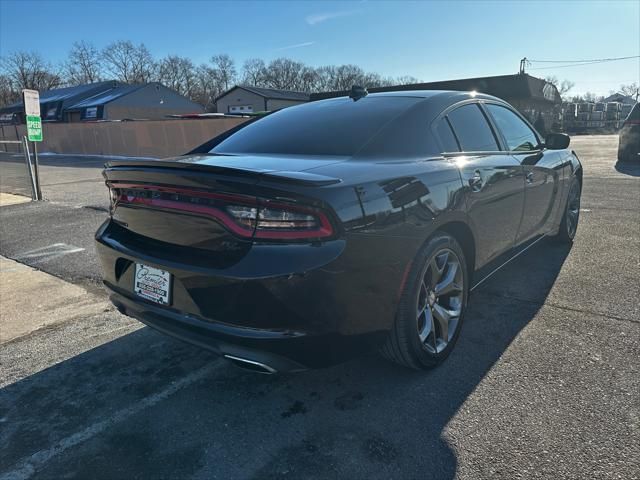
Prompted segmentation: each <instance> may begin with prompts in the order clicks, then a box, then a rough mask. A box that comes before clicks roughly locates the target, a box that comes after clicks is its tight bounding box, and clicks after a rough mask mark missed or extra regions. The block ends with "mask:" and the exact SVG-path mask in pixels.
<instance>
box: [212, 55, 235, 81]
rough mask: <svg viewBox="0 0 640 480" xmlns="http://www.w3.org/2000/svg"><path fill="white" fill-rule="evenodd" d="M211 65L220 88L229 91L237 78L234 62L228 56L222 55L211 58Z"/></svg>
mask: <svg viewBox="0 0 640 480" xmlns="http://www.w3.org/2000/svg"><path fill="white" fill-rule="evenodd" d="M211 63H212V64H213V66H214V69H215V74H216V78H217V79H218V82H219V85H220V87H221V88H222V89H224V90H229V88H230V87H231V86H232V84H233V83H234V82H235V81H236V77H237V71H236V64H235V62H234V61H233V59H232V58H231V57H230V56H229V55H227V54H226V53H223V54H220V55H214V56H213V57H211Z"/></svg>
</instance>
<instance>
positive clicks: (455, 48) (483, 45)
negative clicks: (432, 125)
mask: <svg viewBox="0 0 640 480" xmlns="http://www.w3.org/2000/svg"><path fill="white" fill-rule="evenodd" d="M26 12H29V16H27V15H26ZM27 22H28V23H29V24H30V25H34V26H37V28H38V33H29V32H28V29H27V28H26V27H25V24H26V23H27ZM120 39H128V40H132V41H133V42H136V43H138V42H144V43H145V44H146V45H147V47H148V48H149V50H151V52H152V53H153V54H154V55H155V56H156V57H161V56H164V55H167V54H178V55H183V56H188V57H190V58H191V59H192V60H194V61H195V62H197V63H200V62H205V61H207V59H208V58H209V57H211V55H213V54H216V53H228V54H230V55H231V56H233V57H234V58H235V59H236V60H237V61H238V63H239V64H241V63H242V61H244V60H245V59H246V58H249V57H260V58H263V59H264V60H266V61H268V60H270V59H273V58H277V57H280V56H287V57H290V58H294V59H296V60H301V61H304V62H306V63H308V64H311V65H314V66H320V65H328V64H341V63H354V64H357V65H359V66H361V67H362V68H364V69H365V70H368V71H375V72H378V73H380V74H383V75H391V76H399V75H412V76H415V77H418V78H420V79H422V80H424V81H433V80H445V79H453V78H465V77H474V76H485V75H498V74H509V73H515V72H517V70H518V63H519V60H520V58H522V57H524V56H526V57H528V58H530V59H537V60H581V59H598V58H611V57H622V56H632V55H640V1H638V0H629V1H618V2H616V1H608V2H599V1H567V2H552V1H538V2H533V1H532V2H519V1H518V2H517V1H483V0H479V1H475V2H472V1H460V2H445V1H431V2H429V1H424V2H377V1H361V2H313V1H309V2H304V1H298V2H294V1H291V2H269V1H263V2H249V1H238V2H212V1H181V2H180V1H170V0H166V1H155V2H152V1H146V2H145V1H137V2H129V1H86V0H85V1H55V0H50V1H41V2H31V1H24V0H23V1H14V0H0V54H2V55H6V54H7V53H10V52H12V51H14V50H18V49H23V50H36V51H38V52H40V53H41V54H42V55H43V56H44V57H45V58H46V59H48V60H49V61H51V62H58V61H61V60H63V59H64V58H65V56H66V54H67V52H68V50H69V47H70V46H71V44H72V43H73V41H75V40H88V41H91V42H93V43H94V44H95V45H96V46H97V47H103V46H104V45H106V44H108V43H109V42H112V41H114V40H120ZM548 66H549V64H535V65H532V66H531V70H529V73H531V74H532V75H536V76H542V77H544V76H546V75H556V76H557V77H558V78H560V79H565V78H566V79H569V80H572V81H573V82H575V87H574V90H573V91H572V92H574V93H584V92H585V91H592V92H595V93H598V94H606V93H608V92H609V90H615V89H617V87H618V86H619V85H620V84H621V83H631V82H634V81H635V82H640V59H632V60H625V61H619V62H611V63H602V64H595V65H588V66H580V67H570V68H552V69H544V70H533V68H534V67H548Z"/></svg>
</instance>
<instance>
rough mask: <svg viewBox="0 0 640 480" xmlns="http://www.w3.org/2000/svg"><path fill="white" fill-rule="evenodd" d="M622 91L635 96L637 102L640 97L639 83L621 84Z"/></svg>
mask: <svg viewBox="0 0 640 480" xmlns="http://www.w3.org/2000/svg"><path fill="white" fill-rule="evenodd" d="M620 93H622V94H623V95H628V96H629V97H634V98H635V99H636V102H637V101H638V97H640V88H638V84H637V83H635V82H634V83H630V84H628V85H620Z"/></svg>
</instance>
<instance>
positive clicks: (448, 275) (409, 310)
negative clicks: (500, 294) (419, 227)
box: [382, 233, 469, 370]
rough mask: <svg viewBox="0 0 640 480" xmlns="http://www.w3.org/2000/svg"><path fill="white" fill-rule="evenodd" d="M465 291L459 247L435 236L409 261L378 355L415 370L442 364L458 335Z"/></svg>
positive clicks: (466, 282) (449, 239)
mask: <svg viewBox="0 0 640 480" xmlns="http://www.w3.org/2000/svg"><path fill="white" fill-rule="evenodd" d="M468 290H469V278H468V274H467V262H466V258H465V255H464V252H463V251H462V248H460V245H459V244H458V242H457V241H456V240H455V238H453V237H452V236H450V235H448V234H446V233H442V234H438V235H436V236H434V237H433V238H432V239H431V240H429V241H428V242H427V243H426V244H425V245H424V246H423V247H422V249H421V250H420V252H419V253H418V255H417V256H416V258H415V260H414V262H413V266H412V268H411V271H410V273H409V275H408V277H407V281H406V284H405V286H404V289H403V292H402V296H401V298H400V303H399V306H398V312H397V315H396V320H395V323H394V326H393V329H392V330H391V332H389V337H388V338H387V341H386V343H385V345H384V346H383V348H382V354H383V355H384V356H385V357H386V358H388V359H389V360H391V361H393V362H396V363H398V364H400V365H403V366H405V367H409V368H413V369H417V370H420V369H427V368H432V367H435V366H436V365H438V364H440V363H441V362H442V361H443V360H444V359H445V358H447V356H448V355H449V353H451V350H452V349H453V347H454V345H455V343H456V341H457V340H458V336H459V335H460V329H461V327H462V321H463V318H464V311H465V309H466V306H467V296H468Z"/></svg>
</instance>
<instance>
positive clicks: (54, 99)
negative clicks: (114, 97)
mask: <svg viewBox="0 0 640 480" xmlns="http://www.w3.org/2000/svg"><path fill="white" fill-rule="evenodd" d="M116 85H118V82H115V81H113V80H110V81H105V82H96V83H88V84H85V85H78V86H75V87H66V88H56V89H53V90H47V91H45V92H40V116H41V117H42V120H43V121H45V122H64V121H66V116H65V110H66V109H67V108H68V107H69V106H70V105H73V104H74V103H77V102H80V101H82V100H84V99H86V98H89V97H92V96H94V95H96V94H99V93H101V92H105V91H109V90H111V89H113V88H114V87H115V86H116ZM0 116H2V117H3V118H12V119H13V120H14V121H15V123H24V105H23V103H22V100H21V101H19V102H16V103H13V104H11V105H7V106H6V107H3V108H0Z"/></svg>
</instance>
